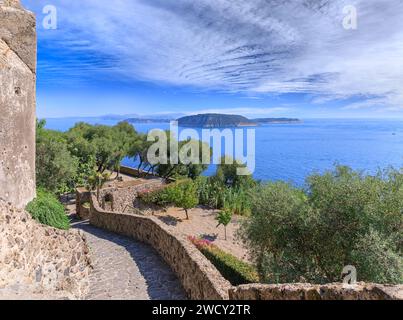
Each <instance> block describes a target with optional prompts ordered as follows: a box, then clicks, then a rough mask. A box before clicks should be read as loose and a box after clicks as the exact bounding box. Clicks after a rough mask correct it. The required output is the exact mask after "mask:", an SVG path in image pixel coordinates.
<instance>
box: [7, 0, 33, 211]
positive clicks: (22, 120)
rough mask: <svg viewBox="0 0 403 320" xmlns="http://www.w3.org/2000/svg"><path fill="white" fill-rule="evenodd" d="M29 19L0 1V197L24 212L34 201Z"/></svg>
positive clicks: (12, 0) (12, 2) (10, 0)
mask: <svg viewBox="0 0 403 320" xmlns="http://www.w3.org/2000/svg"><path fill="white" fill-rule="evenodd" d="M35 73H36V32H35V17H34V15H33V14H32V13H30V12H27V11H25V10H24V9H23V8H22V6H21V5H20V3H19V1H17V0H0V197H2V198H4V199H7V201H10V202H12V203H13V204H14V205H16V206H18V207H24V206H25V205H26V204H27V203H28V202H29V201H30V200H32V199H33V198H34V197H35V79H36V75H35Z"/></svg>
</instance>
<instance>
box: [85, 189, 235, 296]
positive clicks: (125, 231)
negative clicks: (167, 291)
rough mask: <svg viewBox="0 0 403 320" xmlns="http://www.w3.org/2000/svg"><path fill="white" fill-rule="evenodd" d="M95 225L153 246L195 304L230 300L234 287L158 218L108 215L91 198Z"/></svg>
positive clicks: (189, 244)
mask: <svg viewBox="0 0 403 320" xmlns="http://www.w3.org/2000/svg"><path fill="white" fill-rule="evenodd" d="M90 222H91V224H92V225H94V226H97V227H100V228H103V229H106V230H109V231H112V232H115V233H118V234H122V235H125V236H128V237H132V238H134V239H136V240H139V241H142V242H144V243H147V244H150V245H151V246H152V247H153V248H154V249H155V250H156V251H157V252H158V253H159V254H160V255H161V257H162V258H163V259H164V260H165V261H166V262H167V263H168V265H169V266H170V267H171V268H172V270H173V271H174V272H175V273H176V274H177V276H178V278H179V280H180V281H181V283H182V286H183V288H184V289H185V291H186V293H187V295H188V297H189V298H191V299H195V300H223V299H228V290H229V288H230V287H231V284H230V283H229V282H228V281H226V280H225V279H224V278H223V277H222V276H221V274H220V273H219V272H218V271H217V269H216V268H215V267H214V266H213V265H212V264H211V263H210V261H208V260H207V259H206V258H205V257H204V256H203V255H202V254H201V252H200V251H199V250H197V249H196V247H195V246H193V245H192V244H191V243H190V242H189V241H188V240H187V239H186V238H184V237H183V236H181V235H179V234H175V233H173V232H171V231H169V230H168V229H167V228H166V226H165V225H164V224H163V223H162V222H161V221H159V220H158V219H156V218H154V217H142V216H136V215H131V214H124V213H116V212H108V211H105V210H103V209H101V208H100V207H99V205H98V204H97V200H96V197H95V196H94V195H92V197H91V218H90Z"/></svg>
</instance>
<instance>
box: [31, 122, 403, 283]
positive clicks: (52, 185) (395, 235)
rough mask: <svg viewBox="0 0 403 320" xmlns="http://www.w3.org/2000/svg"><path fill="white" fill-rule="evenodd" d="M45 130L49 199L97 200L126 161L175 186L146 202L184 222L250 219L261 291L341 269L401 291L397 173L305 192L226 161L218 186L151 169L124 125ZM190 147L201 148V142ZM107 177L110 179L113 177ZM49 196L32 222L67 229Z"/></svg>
mask: <svg viewBox="0 0 403 320" xmlns="http://www.w3.org/2000/svg"><path fill="white" fill-rule="evenodd" d="M44 124H45V123H44V122H38V130H37V181H38V186H39V187H40V188H41V189H45V190H47V191H49V192H50V193H51V194H55V195H60V194H62V193H64V192H67V191H71V190H73V189H74V188H75V187H76V186H88V188H90V189H91V190H99V188H100V186H102V183H103V182H104V181H105V180H106V179H110V178H117V177H118V175H119V168H120V163H121V161H122V159H123V158H125V157H130V158H132V159H134V160H135V161H136V163H137V164H138V168H139V169H141V170H140V174H141V172H144V173H147V172H148V173H156V174H159V175H160V176H161V177H165V178H175V179H176V180H177V182H176V183H173V184H171V185H169V186H168V187H166V188H165V187H164V188H161V189H160V190H155V191H153V192H151V193H146V194H143V195H142V198H143V200H144V201H145V202H147V203H153V204H157V205H161V206H168V205H174V206H177V207H181V208H183V209H184V210H185V212H186V217H187V218H189V214H188V210H189V209H191V208H193V207H195V206H197V205H203V206H207V207H210V208H215V209H219V210H222V216H221V219H220V221H219V222H220V223H221V224H222V225H224V226H225V224H226V223H227V222H228V220H230V217H231V216H232V214H237V215H243V216H245V217H247V218H246V219H245V220H244V223H243V225H242V227H241V230H240V237H241V238H242V239H243V241H244V242H245V244H246V245H247V247H248V249H249V251H250V253H251V256H252V257H253V259H254V262H255V265H256V269H257V270H258V274H259V277H260V280H261V281H262V282H267V283H276V282H282V283H283V282H300V281H303V282H305V281H307V282H314V283H325V282H335V281H340V279H341V272H342V270H343V267H344V266H346V265H353V266H355V267H356V269H357V271H358V278H359V279H358V280H362V281H368V282H378V283H402V282H403V254H402V250H403V232H402V231H403V230H402V228H403V218H402V214H403V172H402V171H397V170H393V169H390V170H387V171H386V172H383V173H379V174H378V175H376V176H367V175H363V174H361V173H359V172H355V171H353V170H351V169H349V168H346V167H337V168H336V169H335V170H334V171H331V172H327V173H325V174H323V175H319V174H314V175H312V176H311V177H309V178H308V179H307V183H306V187H305V188H303V189H301V188H296V187H293V186H291V185H289V184H286V183H282V182H277V183H268V184H261V183H259V182H256V181H254V180H253V178H252V177H251V176H238V175H237V174H236V173H237V170H236V169H237V168H239V167H240V165H239V164H237V163H235V164H232V165H227V164H225V161H224V160H225V159H223V161H222V163H221V165H219V166H218V167H217V172H216V174H215V175H214V176H212V177H204V176H202V173H203V171H204V170H205V169H206V166H204V165H193V164H180V165H171V164H157V165H151V164H150V163H149V161H148V159H147V151H148V148H149V147H150V145H151V144H152V143H151V142H149V141H147V136H146V135H143V134H139V133H137V132H136V131H135V129H134V128H133V127H132V126H131V125H130V124H128V123H126V122H122V123H119V124H118V125H116V126H113V127H107V126H100V125H95V126H93V125H89V124H85V123H79V124H77V125H76V126H75V127H73V128H72V129H71V130H69V131H68V132H65V133H61V132H56V131H52V130H46V129H44ZM189 142H191V141H190V140H189V141H184V142H181V143H180V146H183V145H184V144H186V143H189ZM192 143H199V145H198V147H199V148H201V147H202V145H201V143H200V142H198V141H194V142H192ZM169 153H170V150H169V149H168V156H169ZM110 171H115V172H117V173H116V176H115V175H114V176H112V177H110V176H109V174H110V173H109V172H110ZM49 192H46V191H44V190H41V191H40V192H39V193H38V198H37V199H36V200H34V201H33V202H32V203H30V204H29V206H28V207H27V209H28V211H29V212H31V214H32V215H33V216H34V218H35V219H37V220H38V221H40V222H42V223H44V224H49V225H51V226H54V227H57V228H62V229H66V228H68V220H67V217H66V215H65V213H64V210H63V207H62V206H61V205H60V203H58V202H57V199H56V198H55V197H54V196H52V195H51V194H50V193H49ZM210 249H211V248H210V247H209V250H208V252H207V251H205V254H206V256H209V258H211V259H212V260H214V261H215V263H216V264H217V265H222V264H225V265H227V262H225V263H224V262H222V260H225V261H227V260H229V261H232V260H231V259H230V258H228V257H227V256H226V255H225V254H223V253H221V252H219V251H217V250H218V249H214V250H210ZM206 250H207V249H206ZM206 252H207V253H206ZM212 252H213V253H212ZM223 256H225V257H224V258H223ZM235 264H237V263H235ZM220 268H224V267H222V266H221V267H220ZM236 268H238V267H236ZM222 272H225V273H226V274H227V273H228V272H229V271H228V270H227V269H226V271H222ZM247 273H248V272H247ZM228 277H230V278H233V277H234V276H233V275H229V276H228ZM249 280H250V279H249ZM232 281H234V282H237V281H238V280H232ZM242 281H243V280H242Z"/></svg>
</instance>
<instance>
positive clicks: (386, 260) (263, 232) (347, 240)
mask: <svg viewBox="0 0 403 320" xmlns="http://www.w3.org/2000/svg"><path fill="white" fill-rule="evenodd" d="M251 203H252V212H253V214H252V216H251V217H250V218H249V219H247V220H246V221H245V222H244V224H243V226H242V228H241V236H242V238H243V239H244V240H245V241H246V243H247V245H248V246H249V249H250V252H251V254H252V256H253V258H254V260H255V262H256V266H257V269H258V271H259V275H260V278H261V279H262V280H263V281H264V282H269V283H273V282H301V281H307V282H314V283H326V282H338V281H340V280H341V276H340V275H341V272H342V270H343V267H344V266H347V265H353V266H355V267H356V269H357V273H358V274H357V275H358V280H359V281H366V282H380V283H402V282H403V269H402V243H403V241H402V234H403V233H402V231H403V229H402V228H403V215H402V212H403V174H402V172H399V171H396V170H389V171H388V172H385V173H379V174H378V175H376V176H365V175H363V174H362V173H359V172H354V171H352V170H351V169H349V168H346V167H337V168H336V169H335V170H334V171H331V172H327V173H325V174H323V175H319V174H315V175H312V176H311V177H309V178H308V180H307V186H306V189H305V190H301V189H297V188H294V187H292V186H290V185H288V184H285V183H271V184H267V185H265V186H263V187H260V188H259V189H258V191H257V192H256V193H255V194H254V195H253V197H252V202H251Z"/></svg>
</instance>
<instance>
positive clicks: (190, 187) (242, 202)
mask: <svg viewBox="0 0 403 320" xmlns="http://www.w3.org/2000/svg"><path fill="white" fill-rule="evenodd" d="M239 167H242V166H241V165H239V164H236V163H234V164H232V165H226V164H225V162H224V159H223V161H222V164H221V165H219V166H218V167H217V172H216V174H215V175H214V176H213V177H203V176H195V177H194V179H193V180H192V179H185V180H183V179H181V180H178V182H176V183H173V184H171V185H169V186H167V187H164V188H161V189H158V190H153V191H152V192H146V193H145V194H142V195H141V198H142V200H143V201H144V202H146V203H149V204H156V205H159V206H163V207H166V206H169V205H175V206H177V207H181V208H184V209H185V210H186V211H187V209H191V208H194V207H196V206H197V205H203V206H207V207H209V208H213V209H224V210H227V211H230V212H232V213H234V214H237V215H244V216H248V215H250V212H251V211H250V207H251V204H250V196H249V194H250V193H252V192H253V190H254V188H255V187H256V186H257V185H258V183H257V182H256V181H254V180H253V178H252V177H251V176H238V175H237V174H236V169H237V168H239ZM182 177H188V175H183V176H182ZM185 207H187V208H185Z"/></svg>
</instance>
